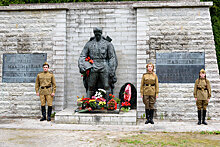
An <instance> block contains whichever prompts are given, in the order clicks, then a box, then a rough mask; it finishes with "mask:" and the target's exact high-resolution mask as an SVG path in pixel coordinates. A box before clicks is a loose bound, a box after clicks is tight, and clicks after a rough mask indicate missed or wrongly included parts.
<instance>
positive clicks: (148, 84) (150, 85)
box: [145, 84, 155, 86]
mask: <svg viewBox="0 0 220 147" xmlns="http://www.w3.org/2000/svg"><path fill="white" fill-rule="evenodd" d="M145 86H155V84H145Z"/></svg>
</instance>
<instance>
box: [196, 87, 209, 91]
mask: <svg viewBox="0 0 220 147" xmlns="http://www.w3.org/2000/svg"><path fill="white" fill-rule="evenodd" d="M197 89H199V90H202V89H203V88H199V87H198V88H197ZM204 90H208V89H207V88H205V89H204Z"/></svg>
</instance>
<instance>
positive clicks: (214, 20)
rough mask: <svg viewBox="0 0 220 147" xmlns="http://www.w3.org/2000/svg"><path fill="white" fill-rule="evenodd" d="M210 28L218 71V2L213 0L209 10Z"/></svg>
mask: <svg viewBox="0 0 220 147" xmlns="http://www.w3.org/2000/svg"><path fill="white" fill-rule="evenodd" d="M210 12H211V19H212V28H213V34H214V39H215V46H216V56H217V60H218V67H219V68H218V69H219V71H220V1H219V0H213V6H212V7H211V8H210Z"/></svg>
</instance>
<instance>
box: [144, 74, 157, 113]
mask: <svg viewBox="0 0 220 147" xmlns="http://www.w3.org/2000/svg"><path fill="white" fill-rule="evenodd" d="M158 93H159V84H158V78H157V75H156V74H155V73H145V74H143V76H142V80H141V95H142V96H143V102H144V104H145V109H154V104H155V102H156V96H158Z"/></svg>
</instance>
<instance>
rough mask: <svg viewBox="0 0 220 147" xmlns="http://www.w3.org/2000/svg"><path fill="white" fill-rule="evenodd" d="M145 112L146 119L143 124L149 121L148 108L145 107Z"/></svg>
mask: <svg viewBox="0 0 220 147" xmlns="http://www.w3.org/2000/svg"><path fill="white" fill-rule="evenodd" d="M145 114H146V119H147V121H146V122H145V124H148V123H150V119H149V109H145Z"/></svg>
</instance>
